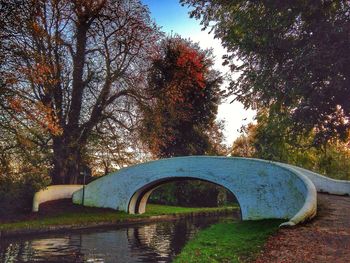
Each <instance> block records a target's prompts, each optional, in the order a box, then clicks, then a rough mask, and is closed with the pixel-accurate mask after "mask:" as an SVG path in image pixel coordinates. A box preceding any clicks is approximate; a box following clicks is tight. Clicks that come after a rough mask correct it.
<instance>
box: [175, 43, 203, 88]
mask: <svg viewBox="0 0 350 263" xmlns="http://www.w3.org/2000/svg"><path fill="white" fill-rule="evenodd" d="M177 51H178V53H179V57H178V58H177V62H176V64H177V66H178V67H179V68H182V71H180V72H178V75H179V76H178V77H179V78H181V79H189V78H190V80H191V81H192V82H193V83H194V85H196V86H198V87H200V88H204V87H205V82H204V73H205V71H206V68H205V65H204V56H203V54H201V53H199V52H198V51H197V50H195V49H193V48H191V47H189V46H186V45H184V44H182V43H179V45H178V46H177ZM184 73H185V74H184Z"/></svg>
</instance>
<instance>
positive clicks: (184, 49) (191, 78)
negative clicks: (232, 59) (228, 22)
mask: <svg viewBox="0 0 350 263" xmlns="http://www.w3.org/2000/svg"><path fill="white" fill-rule="evenodd" d="M211 66H212V59H211V53H210V51H208V50H205V51H204V50H201V49H200V48H199V47H198V46H197V45H196V44H194V43H192V42H190V41H187V40H184V39H181V38H179V37H175V38H169V39H166V40H165V41H164V42H163V43H162V51H161V52H160V54H159V56H158V57H157V58H156V59H154V61H153V66H152V67H151V70H150V73H149V78H148V83H149V89H148V95H149V96H150V97H151V98H152V99H151V100H150V102H149V104H148V105H146V106H144V107H143V113H144V121H143V128H142V129H141V137H142V139H143V141H144V142H145V143H146V145H147V146H148V148H149V149H150V151H151V152H152V154H153V155H154V156H157V157H172V156H181V155H194V154H205V153H208V152H210V149H211V145H210V138H209V137H208V134H207V131H208V130H209V129H210V128H211V127H213V123H214V121H215V117H216V113H217V106H218V103H219V101H220V91H219V85H220V84H221V77H220V76H219V74H218V72H216V71H214V70H213V69H211Z"/></svg>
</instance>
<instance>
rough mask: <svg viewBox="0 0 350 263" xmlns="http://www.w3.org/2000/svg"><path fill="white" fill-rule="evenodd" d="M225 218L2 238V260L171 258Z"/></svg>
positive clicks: (73, 260)
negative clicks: (200, 233) (200, 232)
mask: <svg viewBox="0 0 350 263" xmlns="http://www.w3.org/2000/svg"><path fill="white" fill-rule="evenodd" d="M231 218H232V217H231ZM223 219H225V220H227V217H226V218H223V217H221V218H220V217H210V218H196V219H186V220H180V221H175V222H174V221H172V222H159V223H152V224H146V225H137V226H132V227H125V228H120V229H111V228H109V229H106V228H105V229H99V230H93V231H92V230H88V231H87V230H86V231H79V232H74V233H71V234H56V235H47V236H41V237H31V238H26V239H10V240H1V241H0V262H32V261H37V262H123V263H124V262H170V261H171V260H172V259H173V258H174V256H175V255H176V254H178V253H179V252H180V250H181V248H182V247H183V246H184V245H185V243H186V242H187V241H188V240H189V239H190V238H192V237H193V235H194V234H196V233H197V232H198V231H199V230H200V229H202V228H204V227H207V226H208V225H210V224H213V223H216V222H218V221H220V220H223Z"/></svg>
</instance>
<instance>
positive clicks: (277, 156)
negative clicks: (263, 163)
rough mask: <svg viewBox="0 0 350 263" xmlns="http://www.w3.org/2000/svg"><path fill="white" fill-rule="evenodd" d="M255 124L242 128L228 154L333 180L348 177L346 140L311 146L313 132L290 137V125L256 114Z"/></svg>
mask: <svg viewBox="0 0 350 263" xmlns="http://www.w3.org/2000/svg"><path fill="white" fill-rule="evenodd" d="M256 119H257V123H256V124H249V125H247V126H246V127H243V129H242V131H243V132H244V133H243V134H242V135H241V137H239V138H237V139H236V140H235V142H234V144H233V150H232V155H235V156H242V157H255V158H260V159H266V160H272V161H278V162H284V163H289V164H293V165H297V166H300V167H303V168H306V169H309V170H313V171H315V172H318V173H321V174H325V175H327V176H330V177H333V178H336V179H345V180H348V179H349V178H350V169H349V168H350V147H349V146H350V145H349V143H350V141H346V142H342V141H340V140H339V139H332V140H331V141H328V142H327V143H326V144H323V145H321V146H318V147H315V146H312V142H313V141H314V140H315V136H316V133H315V132H314V131H311V132H310V133H308V134H307V133H303V134H298V135H295V134H293V135H292V136H291V135H290V125H289V124H288V123H286V122H284V121H283V119H282V120H281V118H271V117H270V116H269V111H267V110H265V111H259V112H258V114H257V118H256Z"/></svg>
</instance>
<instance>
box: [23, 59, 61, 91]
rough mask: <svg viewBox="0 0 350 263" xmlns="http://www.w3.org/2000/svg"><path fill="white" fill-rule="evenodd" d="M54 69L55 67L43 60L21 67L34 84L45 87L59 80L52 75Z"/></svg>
mask: <svg viewBox="0 0 350 263" xmlns="http://www.w3.org/2000/svg"><path fill="white" fill-rule="evenodd" d="M56 70H57V69H56V68H54V67H52V66H50V65H49V64H48V63H45V62H44V61H42V62H41V63H36V64H35V65H32V66H31V67H29V68H22V71H23V72H24V74H26V75H27V77H28V78H29V79H31V81H32V82H33V83H34V84H37V85H43V86H46V87H48V86H53V85H56V84H57V83H58V82H59V80H58V79H56V78H55V77H54V76H55V72H56Z"/></svg>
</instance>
